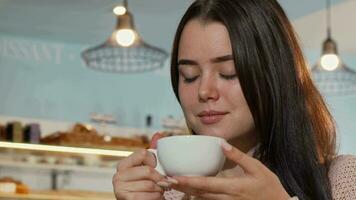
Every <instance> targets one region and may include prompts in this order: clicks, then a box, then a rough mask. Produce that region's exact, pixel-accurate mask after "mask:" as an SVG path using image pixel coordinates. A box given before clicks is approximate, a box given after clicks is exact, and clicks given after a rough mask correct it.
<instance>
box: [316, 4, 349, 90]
mask: <svg viewBox="0 0 356 200" xmlns="http://www.w3.org/2000/svg"><path fill="white" fill-rule="evenodd" d="M326 8H327V38H326V40H325V41H324V42H323V47H322V55H321V57H320V59H319V61H318V62H317V63H316V64H315V65H314V66H313V67H312V69H311V72H312V76H313V79H314V81H315V82H316V85H317V87H318V88H319V89H320V91H321V93H322V94H324V95H328V96H336V95H351V94H356V72H355V71H354V70H352V69H351V68H349V67H348V66H346V65H345V64H344V63H343V62H342V60H341V59H340V57H339V55H338V50H337V44H336V42H335V41H334V40H333V39H332V37H331V25H330V21H331V11H330V0H326Z"/></svg>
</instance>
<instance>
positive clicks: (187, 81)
mask: <svg viewBox="0 0 356 200" xmlns="http://www.w3.org/2000/svg"><path fill="white" fill-rule="evenodd" d="M198 77H199V76H194V77H192V78H188V77H183V78H184V83H192V82H194V81H195V80H197V78H198Z"/></svg>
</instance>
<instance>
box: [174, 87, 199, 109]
mask: <svg viewBox="0 0 356 200" xmlns="http://www.w3.org/2000/svg"><path fill="white" fill-rule="evenodd" d="M196 93H197V90H196V89H195V87H194V85H185V84H183V83H182V84H181V83H179V86H178V94H179V99H180V103H181V105H182V108H183V111H184V112H185V111H186V109H187V108H189V107H191V106H193V104H194V103H195V96H196V95H197V94H196Z"/></svg>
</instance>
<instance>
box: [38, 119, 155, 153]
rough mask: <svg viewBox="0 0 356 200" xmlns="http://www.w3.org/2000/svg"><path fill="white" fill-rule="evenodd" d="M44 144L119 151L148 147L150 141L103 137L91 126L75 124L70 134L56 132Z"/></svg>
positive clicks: (45, 138) (44, 138)
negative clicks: (125, 148)
mask: <svg viewBox="0 0 356 200" xmlns="http://www.w3.org/2000/svg"><path fill="white" fill-rule="evenodd" d="M41 143H42V144H50V145H63V146H81V147H95V148H109V149H119V148H122V147H139V148H146V147H148V141H147V139H146V138H144V137H133V138H126V137H116V136H108V135H106V136H105V135H101V134H99V133H98V132H97V130H95V129H94V128H92V127H90V126H85V125H83V124H75V125H74V127H73V129H72V130H71V131H68V132H55V133H53V134H50V135H48V136H45V137H43V138H42V139H41Z"/></svg>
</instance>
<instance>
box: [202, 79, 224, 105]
mask: <svg viewBox="0 0 356 200" xmlns="http://www.w3.org/2000/svg"><path fill="white" fill-rule="evenodd" d="M198 94H199V100H200V101H201V102H206V101H209V100H213V101H216V100H218V99H219V92H218V87H217V82H216V80H215V78H214V77H213V76H211V75H208V74H207V75H206V76H202V78H201V81H200V85H199V92H198Z"/></svg>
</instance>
